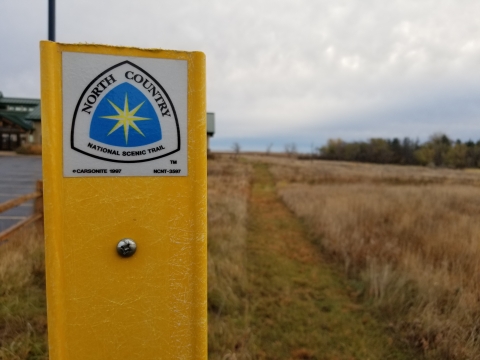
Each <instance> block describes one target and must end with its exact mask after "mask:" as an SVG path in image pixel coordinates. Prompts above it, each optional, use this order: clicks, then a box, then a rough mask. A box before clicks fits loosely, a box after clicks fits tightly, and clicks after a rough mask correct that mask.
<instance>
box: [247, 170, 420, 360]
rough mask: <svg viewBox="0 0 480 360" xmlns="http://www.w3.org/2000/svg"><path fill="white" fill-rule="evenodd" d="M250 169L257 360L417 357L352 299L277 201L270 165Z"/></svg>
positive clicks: (251, 278)
mask: <svg viewBox="0 0 480 360" xmlns="http://www.w3.org/2000/svg"><path fill="white" fill-rule="evenodd" d="M253 167H254V173H253V184H252V189H251V195H250V199H249V223H248V234H247V259H248V260H247V272H248V282H249V285H248V296H249V301H248V303H249V307H250V309H249V312H250V314H249V315H250V319H251V320H250V327H251V334H252V336H253V339H252V340H253V341H252V342H253V344H254V345H253V351H254V354H252V355H253V356H254V358H258V359H332V360H333V359H338V360H340V359H412V358H415V357H414V356H412V354H407V353H405V352H403V351H402V350H400V349H399V348H398V346H397V345H396V343H395V342H394V341H393V340H392V338H391V337H389V335H388V334H387V333H386V332H385V325H384V324H380V323H379V322H377V321H376V320H375V318H373V317H372V316H371V315H370V314H369V313H368V312H367V311H365V309H363V308H362V305H360V304H357V303H355V302H354V301H353V300H352V298H351V297H350V296H349V291H350V292H351V291H352V290H351V289H349V287H348V285H347V284H346V282H344V281H343V280H342V278H341V276H339V275H338V274H336V272H335V271H334V270H332V269H331V268H330V267H329V265H328V264H326V263H325V261H323V260H322V255H321V253H320V251H319V249H318V248H317V247H316V246H315V245H314V244H312V242H311V241H310V240H309V237H308V235H307V234H306V231H305V229H304V226H303V224H302V223H301V222H300V221H299V220H298V219H297V218H296V217H295V216H294V215H293V213H291V212H290V211H289V210H288V209H287V207H286V206H285V205H284V204H283V203H282V202H281V201H280V199H279V197H278V196H277V193H276V189H275V182H274V180H273V177H272V175H271V174H270V172H269V171H268V167H267V165H266V164H263V163H254V166H253Z"/></svg>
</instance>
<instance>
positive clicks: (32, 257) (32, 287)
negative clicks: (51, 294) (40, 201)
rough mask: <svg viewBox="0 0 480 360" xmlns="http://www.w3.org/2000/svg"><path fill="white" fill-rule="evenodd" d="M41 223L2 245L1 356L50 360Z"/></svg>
mask: <svg viewBox="0 0 480 360" xmlns="http://www.w3.org/2000/svg"><path fill="white" fill-rule="evenodd" d="M41 229H42V228H41V226H39V224H31V225H29V226H27V227H25V228H23V229H22V230H20V231H18V232H16V233H15V234H14V235H12V237H11V238H10V239H9V241H8V242H7V243H2V244H1V245H0V359H2V360H7V359H8V360H21V359H32V360H33V359H37V360H40V359H47V358H48V355H47V339H46V338H47V319H46V301H45V263H44V243H43V233H42V231H41Z"/></svg>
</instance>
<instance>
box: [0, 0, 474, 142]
mask: <svg viewBox="0 0 480 360" xmlns="http://www.w3.org/2000/svg"><path fill="white" fill-rule="evenodd" d="M40 5H41V4H39V2H37V1H33V0H21V1H15V2H9V3H8V4H5V5H4V7H5V8H6V10H5V12H3V11H2V13H5V14H6V16H5V21H4V22H3V23H2V24H1V25H0V30H1V31H2V33H4V34H5V33H7V34H9V35H10V36H9V37H8V38H7V37H4V38H3V39H2V40H1V42H2V48H3V49H5V50H4V52H3V54H2V56H1V58H0V64H1V66H0V90H1V91H3V92H4V94H5V95H7V96H8V95H11V96H13V95H16V96H38V95H37V94H38V93H39V90H38V89H39V86H38V78H39V76H38V41H39V40H40V39H41V38H44V37H45V35H46V4H43V5H42V6H40ZM57 8H58V20H57V23H58V28H57V34H58V40H59V41H63V42H89V43H91V42H94V43H108V44H113V45H126V46H139V47H155V48H158V47H161V48H170V49H182V50H201V51H204V52H205V53H206V55H207V80H208V109H209V111H214V112H216V116H217V121H218V126H217V129H218V133H217V136H216V138H215V140H214V142H213V144H214V145H215V144H218V145H215V146H218V147H225V146H227V145H226V144H227V143H228V142H229V141H234V140H235V139H243V141H245V143H246V144H254V143H255V144H257V143H258V145H255V146H260V145H261V142H264V143H265V146H266V145H267V144H268V143H269V142H270V141H273V140H277V142H280V141H287V140H288V141H296V142H297V143H298V144H303V145H302V146H304V147H309V146H310V145H309V144H310V143H311V142H312V141H314V140H315V141H318V142H320V141H325V140H326V139H328V138H329V137H343V138H350V139H354V138H355V139H359V138H368V137H372V136H388V137H393V136H404V135H408V136H412V137H415V136H419V137H421V138H423V137H425V138H426V137H427V136H428V134H429V133H431V132H434V131H447V132H448V133H449V134H450V135H451V136H453V137H462V138H465V137H473V138H475V139H476V138H480V131H478V130H477V125H476V122H477V119H478V118H479V109H478V105H477V103H478V100H479V99H478V97H479V96H480V85H479V84H480V67H479V66H478V65H479V62H480V40H478V39H480V36H479V35H480V22H478V21H477V20H476V14H479V13H480V3H478V2H475V1H473V0H469V1H467V0H455V1H453V0H437V1H431V0H426V1H414V0H403V1H401V0H392V1H382V0H364V1H362V2H359V1H353V0H350V1H341V0H340V1H335V2H330V1H310V0H296V1H294V0H288V1H287V0H257V1H251V0H250V1H248V0H243V1H239V0H230V1H228V2H226V1H220V0H209V1H207V0H204V1H187V0H178V1H175V2H167V1H153V0H137V1H135V2H132V1H126V0H116V1H112V0H103V1H102V0H96V1H93V0H83V1H81V2H78V1H77V2H73V1H63V2H60V1H57ZM2 10H3V9H2ZM7 54H8V55H7ZM282 139H284V140H282ZM317 139H318V140H317ZM252 146H253V145H252ZM228 147H229V146H228Z"/></svg>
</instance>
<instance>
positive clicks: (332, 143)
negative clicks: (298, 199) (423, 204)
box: [318, 133, 480, 169]
mask: <svg viewBox="0 0 480 360" xmlns="http://www.w3.org/2000/svg"><path fill="white" fill-rule="evenodd" d="M318 151H319V155H320V158H322V159H327V160H344V161H360V162H371V163H378V164H403V165H431V166H443V167H452V168H459V169H461V168H466V167H480V141H477V142H476V143H475V142H473V141H471V140H470V141H467V142H465V143H463V142H462V141H461V140H456V141H453V140H452V139H450V138H449V137H448V136H447V135H445V134H441V133H437V134H434V135H432V136H431V137H430V138H429V140H428V141H427V142H425V143H423V144H420V142H419V140H418V139H417V140H412V139H410V138H408V137H406V138H404V139H403V140H400V139H397V138H394V139H380V138H374V139H370V140H369V141H353V142H346V141H343V140H341V139H330V140H329V141H328V143H327V145H325V146H323V147H321V148H319V149H318Z"/></svg>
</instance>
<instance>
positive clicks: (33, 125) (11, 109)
mask: <svg viewBox="0 0 480 360" xmlns="http://www.w3.org/2000/svg"><path fill="white" fill-rule="evenodd" d="M25 143H37V144H40V143H41V128H40V99H30V98H13V97H4V96H3V94H2V93H1V92H0V150H15V149H16V148H17V147H19V146H21V145H23V144H25Z"/></svg>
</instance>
